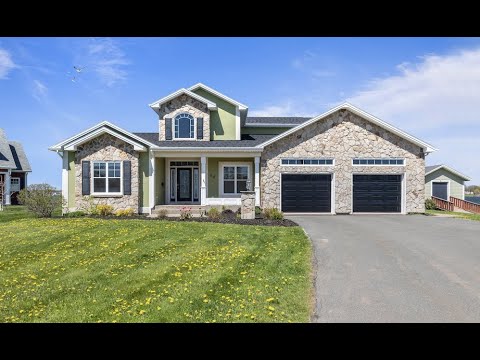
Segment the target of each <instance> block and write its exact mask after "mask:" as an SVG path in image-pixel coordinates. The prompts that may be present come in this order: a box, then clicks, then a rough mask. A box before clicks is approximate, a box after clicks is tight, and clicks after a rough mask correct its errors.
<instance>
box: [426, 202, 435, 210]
mask: <svg viewBox="0 0 480 360" xmlns="http://www.w3.org/2000/svg"><path fill="white" fill-rule="evenodd" d="M425 209H427V210H436V209H437V205H435V202H434V201H433V200H432V199H427V200H425Z"/></svg>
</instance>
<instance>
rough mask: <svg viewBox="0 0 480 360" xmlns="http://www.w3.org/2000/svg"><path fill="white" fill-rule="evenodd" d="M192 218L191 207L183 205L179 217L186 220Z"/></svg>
mask: <svg viewBox="0 0 480 360" xmlns="http://www.w3.org/2000/svg"><path fill="white" fill-rule="evenodd" d="M191 218H192V208H191V207H188V206H184V207H182V208H181V209H180V219H182V220H186V219H191Z"/></svg>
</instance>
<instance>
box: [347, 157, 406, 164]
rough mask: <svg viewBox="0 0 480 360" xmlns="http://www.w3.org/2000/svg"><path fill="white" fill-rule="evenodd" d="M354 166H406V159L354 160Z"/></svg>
mask: <svg viewBox="0 0 480 360" xmlns="http://www.w3.org/2000/svg"><path fill="white" fill-rule="evenodd" d="M352 165H354V166H404V165H405V159H401V158H354V159H352Z"/></svg>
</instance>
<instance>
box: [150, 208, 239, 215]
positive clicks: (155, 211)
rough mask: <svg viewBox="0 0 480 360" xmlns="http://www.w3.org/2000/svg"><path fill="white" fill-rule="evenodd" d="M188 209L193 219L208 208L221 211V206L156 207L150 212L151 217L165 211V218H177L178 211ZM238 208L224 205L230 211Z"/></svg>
mask: <svg viewBox="0 0 480 360" xmlns="http://www.w3.org/2000/svg"><path fill="white" fill-rule="evenodd" d="M186 207H188V208H190V209H191V212H192V216H193V217H200V213H201V212H206V211H208V210H210V208H212V207H215V208H217V209H218V211H222V206H216V205H156V206H155V207H154V208H153V210H152V215H154V216H158V214H159V213H160V211H163V210H165V211H166V212H167V216H169V217H178V216H180V211H181V209H183V208H186ZM239 207H240V206H238V205H225V209H230V210H232V211H237V209H238V208H239Z"/></svg>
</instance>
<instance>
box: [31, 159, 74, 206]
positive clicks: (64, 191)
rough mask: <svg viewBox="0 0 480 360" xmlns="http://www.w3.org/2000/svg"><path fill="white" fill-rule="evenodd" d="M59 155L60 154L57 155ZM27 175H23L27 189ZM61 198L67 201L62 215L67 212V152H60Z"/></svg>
mask: <svg viewBox="0 0 480 360" xmlns="http://www.w3.org/2000/svg"><path fill="white" fill-rule="evenodd" d="M59 155H60V154H59ZM26 175H27V173H25V187H27V176H26ZM62 197H63V199H64V200H65V201H67V205H66V207H62V213H66V212H67V210H68V152H67V151H63V152H62Z"/></svg>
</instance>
